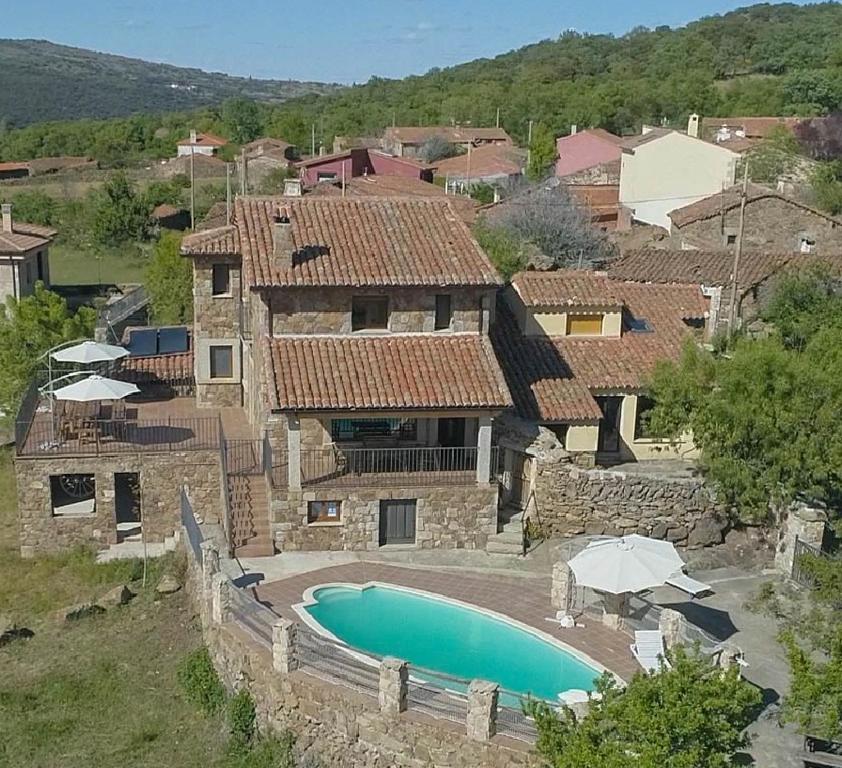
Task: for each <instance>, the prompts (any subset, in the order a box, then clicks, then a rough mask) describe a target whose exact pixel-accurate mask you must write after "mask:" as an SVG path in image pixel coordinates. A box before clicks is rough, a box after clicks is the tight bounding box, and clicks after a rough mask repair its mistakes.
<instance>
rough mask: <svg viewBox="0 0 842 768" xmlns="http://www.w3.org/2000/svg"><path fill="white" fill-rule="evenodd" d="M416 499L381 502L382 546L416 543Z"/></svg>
mask: <svg viewBox="0 0 842 768" xmlns="http://www.w3.org/2000/svg"><path fill="white" fill-rule="evenodd" d="M415 504H416V502H415V499H389V500H387V501H381V502H380V546H381V547H382V546H383V545H385V544H414V543H415Z"/></svg>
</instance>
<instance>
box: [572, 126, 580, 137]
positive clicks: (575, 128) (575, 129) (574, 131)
mask: <svg viewBox="0 0 842 768" xmlns="http://www.w3.org/2000/svg"><path fill="white" fill-rule="evenodd" d="M577 133H579V126H578V125H576V123H573V125H571V126H570V135H571V136H575V135H576V134H577Z"/></svg>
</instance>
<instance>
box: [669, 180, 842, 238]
mask: <svg viewBox="0 0 842 768" xmlns="http://www.w3.org/2000/svg"><path fill="white" fill-rule="evenodd" d="M741 195H742V184H735V185H734V186H733V187H729V188H728V189H725V190H723V191H722V192H721V193H719V194H716V195H711V196H710V197H706V198H704V199H703V200H699V201H698V202H696V203H691V204H690V205H685V206H684V207H683V208H676V209H675V210H674V211H670V213H669V214H667V215H668V216H669V218H670V221H672V223H673V224H674V225H675V226H676V227H684V226H687V225H688V224H692V223H694V222H696V221H703V220H705V219H712V218H714V217H716V216H719V215H720V213H722V212H723V211H731V210H734V209H735V208H739V207H740V197H741ZM767 199H773V200H783V201H784V202H785V203H788V204H789V205H792V206H795V207H796V208H800V209H801V210H804V211H809V212H810V213H812V214H814V215H816V216H820V217H821V218H823V219H827V220H828V221H834V222H836V223H837V224H842V220H840V219H837V218H834V217H833V216H831V215H829V214H827V213H824V212H823V211H819V210H817V209H816V208H811V207H810V206H809V205H805V204H804V203H802V202H800V201H798V200H796V199H795V198H793V197H787V196H786V195H783V194H781V193H780V192H778V191H776V190H774V189H769V188H768V187H762V186H760V185H759V184H749V185H748V189H747V195H746V203H747V204H748V203H756V202H757V201H759V200H767Z"/></svg>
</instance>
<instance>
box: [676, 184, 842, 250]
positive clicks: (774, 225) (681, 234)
mask: <svg viewBox="0 0 842 768" xmlns="http://www.w3.org/2000/svg"><path fill="white" fill-rule="evenodd" d="M739 219H740V210H739V208H734V209H732V210H729V211H726V212H725V214H724V216H721V217H720V216H713V217H711V218H709V219H703V220H701V221H694V222H691V223H689V224H685V225H684V226H683V227H677V226H675V225H673V227H672V237H673V239H674V240H676V242H677V243H679V244H684V245H689V246H692V247H694V248H700V249H702V250H721V249H723V248H725V247H729V248H733V247H735V246H734V245H730V246H729V245H728V236H729V235H731V237H732V238H734V237H736V235H737V233H738V232H739V226H740V221H739ZM801 235H805V236H807V237H809V238H810V239H812V240H814V241H815V249H814V253H817V254H822V253H835V252H837V251H839V249H840V247H842V226H839V225H837V224H836V223H835V222H834V221H833V220H831V219H829V218H826V217H825V216H821V215H819V214H818V213H813V212H812V211H810V210H808V209H806V208H802V207H801V206H800V205H795V204H794V203H791V202H788V201H787V200H784V199H782V198H779V197H767V198H762V199H760V200H754V201H750V202H749V203H748V204H747V205H746V216H745V231H744V234H743V248H744V249H745V250H770V249H771V250H774V251H776V252H778V253H797V252H798V250H799V239H800V236H801Z"/></svg>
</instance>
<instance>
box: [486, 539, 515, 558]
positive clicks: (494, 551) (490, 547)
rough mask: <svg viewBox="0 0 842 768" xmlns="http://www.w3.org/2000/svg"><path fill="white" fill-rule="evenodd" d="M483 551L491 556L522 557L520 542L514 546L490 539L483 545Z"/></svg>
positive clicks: (507, 542)
mask: <svg viewBox="0 0 842 768" xmlns="http://www.w3.org/2000/svg"><path fill="white" fill-rule="evenodd" d="M485 551H486V552H488V553H489V554H491V555H522V554H523V546H522V545H521V544H520V542H518V543H516V544H514V543H512V542H509V541H496V540H495V539H493V538H491V539H489V540H488V543H487V544H486V545H485Z"/></svg>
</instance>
